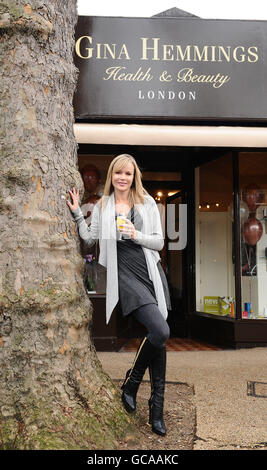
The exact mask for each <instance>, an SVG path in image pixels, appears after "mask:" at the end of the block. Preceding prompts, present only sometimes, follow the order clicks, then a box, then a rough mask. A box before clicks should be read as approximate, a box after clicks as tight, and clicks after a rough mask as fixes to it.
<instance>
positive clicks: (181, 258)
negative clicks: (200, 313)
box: [165, 191, 187, 337]
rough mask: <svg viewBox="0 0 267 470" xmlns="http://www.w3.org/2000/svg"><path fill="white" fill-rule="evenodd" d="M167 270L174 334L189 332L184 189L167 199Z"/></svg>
mask: <svg viewBox="0 0 267 470" xmlns="http://www.w3.org/2000/svg"><path fill="white" fill-rule="evenodd" d="M165 230H166V241H167V256H166V274H167V278H168V283H169V290H170V296H171V304H172V310H171V311H169V318H168V323H169V326H170V330H171V336H173V337H185V336H187V327H186V311H187V306H186V276H185V270H184V262H185V249H186V245H187V206H186V204H185V195H184V192H183V191H178V192H177V193H175V194H174V195H172V196H169V197H168V198H167V199H166V224H165Z"/></svg>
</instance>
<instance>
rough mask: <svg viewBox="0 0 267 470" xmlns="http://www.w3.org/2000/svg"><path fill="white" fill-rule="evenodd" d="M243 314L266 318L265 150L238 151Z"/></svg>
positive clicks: (266, 187)
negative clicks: (253, 151)
mask: <svg viewBox="0 0 267 470" xmlns="http://www.w3.org/2000/svg"><path fill="white" fill-rule="evenodd" d="M239 172H240V175H239V185H240V235H241V236H240V238H241V295H242V318H248V319H258V318H260V319H263V318H266V320H267V153H264V152H262V153H260V152H256V153H252V152H247V153H246V152H241V153H240V154H239Z"/></svg>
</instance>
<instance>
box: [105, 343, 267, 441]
mask: <svg viewBox="0 0 267 470" xmlns="http://www.w3.org/2000/svg"><path fill="white" fill-rule="evenodd" d="M97 355H98V357H99V359H100V362H101V363H102V366H103V368H104V370H106V372H107V373H108V374H109V375H110V377H111V378H114V379H122V378H123V377H124V376H125V372H126V370H127V369H129V367H131V365H132V362H133V359H134V356H135V353H134V352H98V353H97ZM145 379H149V377H148V374H147V373H146V375H145ZM166 380H169V381H174V382H184V383H187V384H188V385H190V386H193V387H194V392H195V393H194V404H195V408H196V436H195V443H194V449H195V450H238V449H240V450H242V449H244V450H250V449H253V450H267V393H266V391H267V348H264V347H263V348H250V349H238V350H220V351H168V353H167V373H166Z"/></svg>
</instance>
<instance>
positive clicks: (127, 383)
mask: <svg viewBox="0 0 267 470" xmlns="http://www.w3.org/2000/svg"><path fill="white" fill-rule="evenodd" d="M158 352H159V348H156V347H155V346H153V344H151V343H150V341H149V340H148V339H147V337H145V338H144V339H143V341H142V342H141V344H140V346H139V348H138V350H137V353H136V356H135V360H134V364H133V367H132V369H130V370H128V371H127V374H126V378H125V380H124V382H123V384H122V386H121V388H122V390H123V392H122V396H121V398H122V402H123V404H124V407H125V409H126V411H128V413H131V412H133V411H135V409H136V394H137V392H138V388H139V385H140V384H141V382H142V379H143V377H144V374H145V371H146V368H147V367H148V365H149V364H150V363H151V361H152V360H153V358H154V357H155V355H157V354H158Z"/></svg>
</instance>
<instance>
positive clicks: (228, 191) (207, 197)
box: [195, 154, 236, 317]
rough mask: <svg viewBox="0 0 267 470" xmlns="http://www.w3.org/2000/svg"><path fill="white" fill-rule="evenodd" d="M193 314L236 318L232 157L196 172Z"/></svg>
mask: <svg viewBox="0 0 267 470" xmlns="http://www.w3.org/2000/svg"><path fill="white" fill-rule="evenodd" d="M195 181H196V310H197V311H199V312H204V313H206V314H209V315H219V316H225V317H235V312H236V305H235V275H234V273H235V271H234V243H233V233H234V232H233V210H232V206H233V170H232V155H231V154H227V155H224V156H222V157H220V158H216V159H215V160H212V161H210V162H208V163H205V164H203V165H201V166H200V167H198V168H196V170H195Z"/></svg>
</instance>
